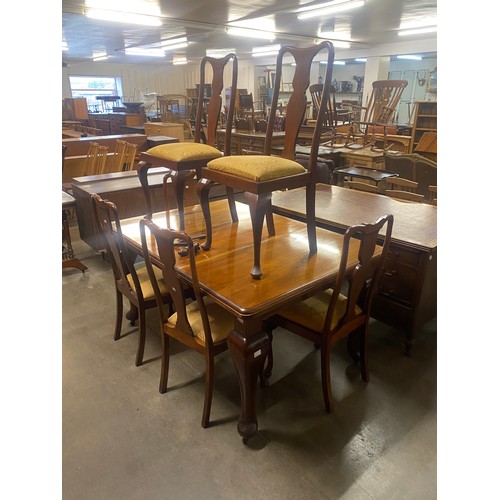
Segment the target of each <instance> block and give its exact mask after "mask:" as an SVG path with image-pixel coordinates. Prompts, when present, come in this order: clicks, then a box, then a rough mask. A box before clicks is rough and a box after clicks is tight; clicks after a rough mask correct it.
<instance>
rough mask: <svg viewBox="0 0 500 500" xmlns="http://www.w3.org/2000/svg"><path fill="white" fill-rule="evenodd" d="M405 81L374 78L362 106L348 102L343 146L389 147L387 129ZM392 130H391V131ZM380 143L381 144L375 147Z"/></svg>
mask: <svg viewBox="0 0 500 500" xmlns="http://www.w3.org/2000/svg"><path fill="white" fill-rule="evenodd" d="M407 85H408V81H407V80H377V81H375V82H373V83H372V92H371V94H370V98H369V100H368V104H367V105H366V106H359V105H354V104H352V105H351V109H352V112H353V115H352V118H351V124H350V127H349V132H348V134H347V140H346V143H345V147H347V148H351V149H355V148H365V147H367V146H370V148H371V149H373V150H386V149H388V147H389V143H388V139H387V134H388V131H387V130H388V128H389V127H391V126H394V121H395V117H396V111H397V106H398V104H399V101H400V99H401V96H402V94H403V91H404V89H405V88H406V86H407ZM394 133H395V132H394ZM377 142H382V143H383V147H382V148H380V147H378V146H376V143H377Z"/></svg>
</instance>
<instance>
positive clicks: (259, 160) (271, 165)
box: [207, 155, 307, 181]
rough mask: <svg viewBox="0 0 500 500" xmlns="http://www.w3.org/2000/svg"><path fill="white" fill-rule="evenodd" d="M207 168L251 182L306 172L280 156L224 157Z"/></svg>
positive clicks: (211, 162) (298, 164)
mask: <svg viewBox="0 0 500 500" xmlns="http://www.w3.org/2000/svg"><path fill="white" fill-rule="evenodd" d="M207 166H208V168H209V169H211V170H217V171H219V172H226V173H228V174H231V175H235V176H237V177H244V178H245V179H250V180H252V181H268V180H271V179H277V178H278V177H287V176H289V175H295V174H303V173H304V172H306V171H307V170H306V169H305V168H304V167H303V166H302V165H301V164H300V163H297V162H296V161H293V160H289V159H287V158H281V157H280V156H262V155H237V156H224V157H222V158H217V159H216V160H212V161H210V162H209V163H208V165H207Z"/></svg>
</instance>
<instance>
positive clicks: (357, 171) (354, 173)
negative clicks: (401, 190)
mask: <svg viewBox="0 0 500 500" xmlns="http://www.w3.org/2000/svg"><path fill="white" fill-rule="evenodd" d="M344 177H354V178H358V179H367V180H370V181H373V182H374V183H375V185H376V186H377V187H378V184H379V182H381V181H383V180H385V179H387V178H388V177H399V175H398V174H397V173H396V172H391V171H390V170H378V169H375V168H366V167H344V168H337V169H335V170H334V171H333V179H334V180H333V184H334V185H335V186H338V185H339V184H338V181H339V178H341V179H342V180H343V179H344Z"/></svg>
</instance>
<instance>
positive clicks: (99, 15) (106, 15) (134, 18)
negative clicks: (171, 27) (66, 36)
mask: <svg viewBox="0 0 500 500" xmlns="http://www.w3.org/2000/svg"><path fill="white" fill-rule="evenodd" d="M85 15H86V16H87V17H90V18H91V19H98V20H101V21H112V22H116V23H126V24H140V25H143V26H161V25H162V24H163V23H162V21H161V19H160V18H159V17H155V16H149V15H144V14H135V13H133V12H121V11H117V10H105V9H87V10H86V11H85Z"/></svg>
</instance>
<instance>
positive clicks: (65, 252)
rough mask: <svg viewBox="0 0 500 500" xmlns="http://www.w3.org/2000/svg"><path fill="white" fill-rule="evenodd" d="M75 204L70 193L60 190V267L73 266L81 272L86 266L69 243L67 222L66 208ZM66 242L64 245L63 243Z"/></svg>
mask: <svg viewBox="0 0 500 500" xmlns="http://www.w3.org/2000/svg"><path fill="white" fill-rule="evenodd" d="M75 206H76V200H75V198H73V196H71V195H70V194H68V193H66V192H65V191H62V233H63V248H62V268H63V269H66V268H67V267H75V268H76V269H80V271H81V272H82V273H83V272H85V271H86V270H87V269H88V267H87V266H86V265H85V264H82V263H81V262H80V260H79V259H77V258H76V257H75V254H74V252H73V246H72V245H71V234H70V232H69V224H68V210H70V209H71V208H74V207H75ZM65 244H66V245H65Z"/></svg>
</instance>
